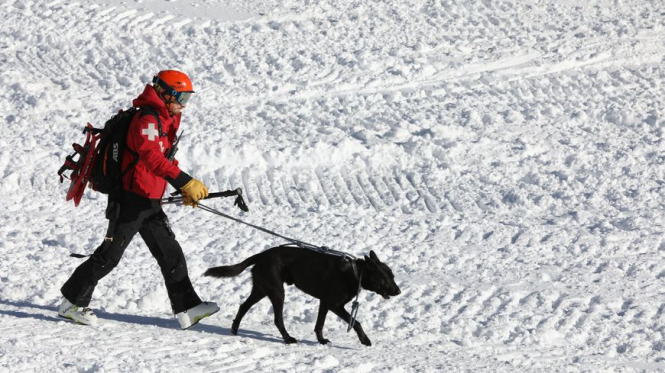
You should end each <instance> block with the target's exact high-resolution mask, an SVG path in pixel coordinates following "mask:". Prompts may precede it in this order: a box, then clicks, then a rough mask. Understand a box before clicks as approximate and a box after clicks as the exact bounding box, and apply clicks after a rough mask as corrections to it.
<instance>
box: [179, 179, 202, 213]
mask: <svg viewBox="0 0 665 373" xmlns="http://www.w3.org/2000/svg"><path fill="white" fill-rule="evenodd" d="M181 190H182V196H183V197H184V200H183V204H184V205H185V206H192V207H196V206H198V203H197V202H199V200H201V199H203V198H206V197H207V196H208V188H207V187H206V186H205V184H203V183H202V182H201V181H199V180H196V179H192V180H190V181H189V182H188V183H187V184H185V186H184V187H182V189H181Z"/></svg>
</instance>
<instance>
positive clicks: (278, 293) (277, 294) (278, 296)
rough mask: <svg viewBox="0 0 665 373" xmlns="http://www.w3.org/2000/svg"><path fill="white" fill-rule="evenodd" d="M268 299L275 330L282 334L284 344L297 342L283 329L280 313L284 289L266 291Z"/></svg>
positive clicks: (278, 287) (282, 306)
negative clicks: (270, 303) (273, 317)
mask: <svg viewBox="0 0 665 373" xmlns="http://www.w3.org/2000/svg"><path fill="white" fill-rule="evenodd" d="M268 298H270V301H271V302H272V308H273V311H274V312H275V326H277V329H279V332H280V333H281V334H282V338H284V342H285V343H286V344H291V343H296V342H298V341H297V340H296V339H295V338H293V337H291V336H290V335H289V333H287V332H286V328H285V327H284V316H283V314H282V311H283V310H284V287H282V286H275V287H272V288H271V289H270V290H268Z"/></svg>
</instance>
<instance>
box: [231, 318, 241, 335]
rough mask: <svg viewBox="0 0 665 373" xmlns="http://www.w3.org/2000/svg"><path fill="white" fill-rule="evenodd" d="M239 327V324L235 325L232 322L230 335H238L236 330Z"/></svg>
mask: <svg viewBox="0 0 665 373" xmlns="http://www.w3.org/2000/svg"><path fill="white" fill-rule="evenodd" d="M239 327H240V323H236V322H235V320H234V321H233V324H231V334H233V335H238V328H239Z"/></svg>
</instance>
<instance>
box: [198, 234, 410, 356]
mask: <svg viewBox="0 0 665 373" xmlns="http://www.w3.org/2000/svg"><path fill="white" fill-rule="evenodd" d="M251 265H254V268H252V280H253V284H254V286H253V287H252V293H251V294H250V295H249V298H247V300H246V301H245V302H244V303H243V304H242V305H241V306H240V309H239V310H238V314H237V315H236V318H235V320H233V325H232V327H231V332H232V333H233V334H234V335H237V334H238V327H239V326H240V321H241V320H242V318H243V316H245V313H247V311H248V310H249V309H250V308H251V307H252V306H253V305H254V304H256V303H257V302H258V301H260V300H261V299H263V298H264V297H265V296H268V298H269V299H270V302H272V306H273V309H274V312H275V325H276V326H277V329H279V332H280V333H281V334H282V338H284V342H286V343H295V342H297V341H296V339H295V338H293V337H291V336H290V335H289V333H287V332H286V329H285V328H284V320H283V318H282V310H283V307H284V285H283V284H284V283H285V282H286V283H287V284H288V285H295V286H296V287H297V288H298V289H300V290H302V291H304V292H305V293H307V294H309V295H311V296H313V297H315V298H318V299H320V300H321V303H320V304H319V315H318V317H317V319H316V327H315V328H314V331H315V332H316V339H317V340H318V341H319V343H321V344H326V343H328V342H329V341H328V340H327V339H325V338H323V324H324V323H325V321H326V314H327V313H328V310H330V311H332V312H333V313H334V314H335V315H337V316H339V317H341V318H342V320H344V321H345V322H347V323H349V322H350V320H351V315H349V313H348V312H347V311H346V309H344V305H345V304H347V303H348V302H349V301H350V300H351V299H353V297H355V296H356V294H357V293H358V278H359V277H360V278H361V279H362V280H361V285H362V288H363V289H367V290H370V291H373V292H375V293H377V294H379V295H381V296H382V297H383V298H385V299H388V298H390V296H395V295H399V294H400V290H399V287H398V286H397V284H395V279H394V278H395V277H394V276H393V273H392V271H391V270H390V268H388V266H387V265H385V264H384V263H382V262H381V261H379V258H377V257H376V254H375V253H374V251H370V253H369V257H368V256H365V258H364V259H355V260H353V261H350V260H348V259H347V258H343V257H340V256H335V255H330V254H325V253H321V252H317V251H313V250H308V249H302V248H299V247H294V246H279V247H273V248H271V249H268V250H266V251H264V252H262V253H259V254H256V255H254V256H251V257H249V258H247V259H245V260H244V261H243V262H242V263H239V264H236V265H232V266H223V267H215V268H210V269H208V270H207V271H206V273H205V276H211V277H233V276H237V275H239V274H240V273H241V272H242V271H244V270H245V269H246V268H247V267H249V266H251ZM353 329H354V330H355V331H356V333H357V334H358V338H359V339H360V342H361V343H362V344H364V345H366V346H371V344H372V342H371V341H370V340H369V338H367V335H366V334H365V332H364V331H363V329H362V327H361V326H360V323H358V322H356V323H355V324H354V326H353Z"/></svg>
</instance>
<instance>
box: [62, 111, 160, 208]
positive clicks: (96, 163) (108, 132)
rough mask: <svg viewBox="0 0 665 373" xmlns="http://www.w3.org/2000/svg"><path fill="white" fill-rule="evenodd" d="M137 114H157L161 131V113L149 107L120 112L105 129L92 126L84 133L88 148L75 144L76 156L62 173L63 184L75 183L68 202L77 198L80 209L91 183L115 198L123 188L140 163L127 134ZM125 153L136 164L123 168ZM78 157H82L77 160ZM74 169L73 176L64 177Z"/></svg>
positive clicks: (88, 126) (65, 165) (70, 156)
mask: <svg viewBox="0 0 665 373" xmlns="http://www.w3.org/2000/svg"><path fill="white" fill-rule="evenodd" d="M137 113H138V115H153V116H154V117H155V118H157V122H158V123H159V127H160V129H161V121H160V119H159V115H158V114H157V112H155V111H153V110H150V109H146V108H142V109H138V108H130V109H128V110H124V111H123V110H120V111H119V112H118V114H116V115H114V116H113V117H112V118H111V119H109V120H108V121H106V123H105V124H104V128H94V127H93V126H92V125H91V124H90V123H88V125H87V126H86V127H85V129H84V130H83V132H84V133H85V134H86V141H85V143H84V145H79V144H72V146H73V147H74V151H75V153H74V154H72V155H69V156H67V159H66V160H65V163H64V164H63V166H62V167H61V168H60V170H59V171H58V175H59V176H60V182H63V181H64V178H68V179H70V180H71V184H70V186H69V190H68V192H67V201H69V200H71V199H73V200H74V205H75V206H78V205H79V202H80V201H81V197H82V196H83V192H84V191H85V187H86V185H87V184H88V183H90V186H91V188H92V189H93V190H95V191H98V192H100V193H104V194H111V195H112V194H113V193H114V192H116V191H119V190H121V189H122V176H123V175H124V174H125V173H127V172H129V171H130V170H131V169H133V168H134V166H135V165H136V163H137V162H138V154H136V153H135V152H134V151H133V150H131V149H129V148H128V147H127V131H128V130H129V126H130V124H131V122H132V119H133V118H134V116H135V115H136V114H137ZM125 151H128V152H130V153H132V154H133V155H134V161H132V163H130V164H129V165H128V166H127V167H126V168H125V169H122V157H123V154H124V153H125ZM76 155H78V156H79V158H78V159H76V160H74V157H75V156H76ZM70 170H71V174H70V175H69V177H67V176H65V175H63V173H64V172H66V171H70Z"/></svg>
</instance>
